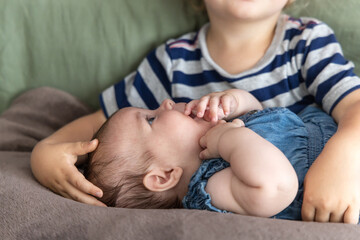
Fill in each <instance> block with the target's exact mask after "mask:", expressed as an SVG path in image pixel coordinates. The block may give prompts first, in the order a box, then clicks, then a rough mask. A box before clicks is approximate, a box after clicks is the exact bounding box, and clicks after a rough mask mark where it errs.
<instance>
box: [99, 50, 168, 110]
mask: <svg viewBox="0 0 360 240" xmlns="http://www.w3.org/2000/svg"><path fill="white" fill-rule="evenodd" d="M171 65H172V64H171V59H170V57H169V54H168V51H167V45H166V44H163V45H161V46H159V47H157V48H156V49H155V50H153V51H152V52H150V53H149V54H148V55H147V56H146V58H145V59H143V61H142V62H141V63H140V65H139V67H138V69H137V70H136V71H134V72H132V73H131V74H129V75H128V76H126V77H125V78H124V79H123V80H121V81H120V82H118V83H116V84H115V85H113V86H111V87H109V88H107V89H106V90H105V91H103V92H102V93H101V94H100V96H99V100H100V105H101V107H102V109H103V111H104V113H105V115H106V116H107V117H110V116H111V115H112V114H113V113H115V112H116V111H117V110H119V109H121V108H123V107H129V106H133V107H141V108H148V109H156V108H157V107H158V106H159V105H160V104H161V102H162V101H163V100H164V99H166V98H171V95H172V94H171Z"/></svg>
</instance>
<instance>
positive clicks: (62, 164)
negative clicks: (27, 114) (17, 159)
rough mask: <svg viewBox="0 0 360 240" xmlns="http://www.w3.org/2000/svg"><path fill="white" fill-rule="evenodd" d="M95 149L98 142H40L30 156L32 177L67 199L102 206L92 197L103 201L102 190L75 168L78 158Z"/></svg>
mask: <svg viewBox="0 0 360 240" xmlns="http://www.w3.org/2000/svg"><path fill="white" fill-rule="evenodd" d="M97 145H98V140H93V141H90V142H75V143H58V144H52V143H47V142H40V143H39V144H38V145H37V146H36V147H35V148H34V150H33V153H32V156H31V168H32V171H33V174H34V175H35V177H36V178H37V180H38V181H39V182H40V183H41V184H43V185H44V186H46V187H48V188H49V189H51V190H52V191H54V192H55V193H58V194H60V195H62V196H64V197H66V198H70V199H73V200H76V201H79V202H83V203H87V204H92V205H97V206H105V204H103V203H102V202H100V201H99V200H97V199H96V198H95V197H93V196H96V197H102V194H103V193H102V191H101V189H100V188H98V187H96V186H95V185H93V184H92V183H91V182H89V181H88V180H86V179H85V177H84V176H83V175H82V174H81V173H80V172H79V171H78V169H77V168H76V167H75V163H76V161H77V158H78V156H81V155H84V154H87V153H89V152H92V151H94V150H95V149H96V147H97ZM91 195H93V196H91Z"/></svg>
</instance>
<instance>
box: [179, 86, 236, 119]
mask: <svg viewBox="0 0 360 240" xmlns="http://www.w3.org/2000/svg"><path fill="white" fill-rule="evenodd" d="M231 91H232V90H227V91H224V92H214V93H210V94H208V95H206V96H203V97H202V98H200V99H198V100H193V101H191V102H189V103H188V104H186V107H185V112H184V113H185V115H190V114H191V113H193V114H195V115H196V116H197V117H198V118H204V119H205V120H206V121H209V122H210V121H212V122H214V123H216V122H217V121H218V120H219V119H224V118H226V117H227V116H229V114H230V113H231V112H232V111H234V110H235V109H236V108H237V106H238V104H239V103H238V101H237V98H236V97H235V95H233V94H232V93H231Z"/></svg>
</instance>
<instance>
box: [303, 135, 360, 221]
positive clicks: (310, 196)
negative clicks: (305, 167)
mask: <svg viewBox="0 0 360 240" xmlns="http://www.w3.org/2000/svg"><path fill="white" fill-rule="evenodd" d="M330 141H331V139H330ZM330 144H331V143H330ZM352 145H353V144H350V146H352ZM345 146H346V145H345V144H342V145H341V146H334V145H329V146H328V148H327V149H324V150H323V152H322V153H321V154H320V156H319V157H318V158H317V159H316V161H315V162H314V164H313V165H312V166H311V167H310V169H309V171H308V173H307V174H306V177H305V182H304V187H305V191H304V200H303V205H302V212H301V213H302V218H303V220H305V221H317V222H344V223H352V224H357V223H358V221H359V210H360V177H359V169H360V164H359V162H358V160H359V159H356V156H360V155H359V150H357V149H354V150H350V149H348V148H346V147H345ZM354 148H358V146H357V145H354ZM325 150H326V151H325ZM349 153H350V154H349ZM338 156H341V157H340V158H339V157H338Z"/></svg>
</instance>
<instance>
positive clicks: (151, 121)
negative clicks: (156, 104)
mask: <svg viewBox="0 0 360 240" xmlns="http://www.w3.org/2000/svg"><path fill="white" fill-rule="evenodd" d="M146 120H147V121H148V123H149V124H150V125H152V123H153V121H154V120H155V118H154V117H148V118H147V119H146Z"/></svg>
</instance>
